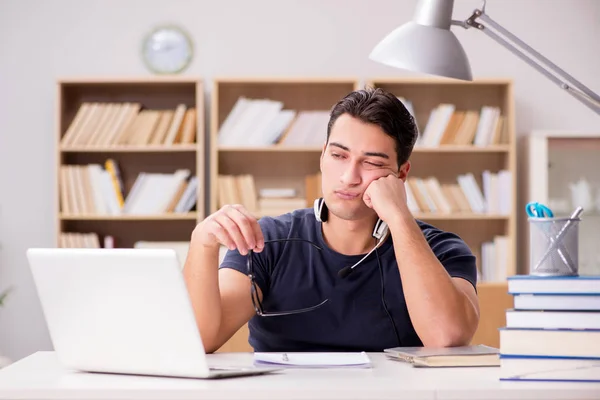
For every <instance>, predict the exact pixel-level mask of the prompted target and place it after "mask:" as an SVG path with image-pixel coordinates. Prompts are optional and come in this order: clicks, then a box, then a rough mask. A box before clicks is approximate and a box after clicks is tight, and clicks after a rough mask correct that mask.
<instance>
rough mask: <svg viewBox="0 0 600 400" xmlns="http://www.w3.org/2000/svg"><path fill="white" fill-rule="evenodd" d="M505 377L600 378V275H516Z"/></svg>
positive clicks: (506, 331)
mask: <svg viewBox="0 0 600 400" xmlns="http://www.w3.org/2000/svg"><path fill="white" fill-rule="evenodd" d="M508 291H509V293H510V294H511V295H513V296H514V308H513V309H509V310H507V311H506V327H504V328H501V329H500V379H501V380H522V381H576V382H600V276H555V277H542V276H535V275H516V276H511V277H509V278H508Z"/></svg>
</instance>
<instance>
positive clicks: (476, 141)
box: [404, 100, 508, 147]
mask: <svg viewBox="0 0 600 400" xmlns="http://www.w3.org/2000/svg"><path fill="white" fill-rule="evenodd" d="M404 104H405V105H406V104H410V109H409V112H411V114H413V116H414V115H415V114H414V110H413V109H412V103H410V102H407V101H406V100H404ZM507 143H508V132H507V129H506V122H505V116H504V115H502V114H501V110H500V108H499V107H494V106H488V105H484V106H482V107H481V109H480V110H461V109H457V108H456V106H455V105H454V104H448V103H441V104H439V105H438V106H436V107H435V108H433V109H432V110H431V111H430V112H429V117H428V119H427V123H426V124H425V128H424V129H423V131H422V133H421V134H420V135H419V138H418V139H417V143H416V144H415V147H438V146H445V145H454V146H456V145H459V146H466V145H474V146H478V147H484V146H490V145H499V144H507Z"/></svg>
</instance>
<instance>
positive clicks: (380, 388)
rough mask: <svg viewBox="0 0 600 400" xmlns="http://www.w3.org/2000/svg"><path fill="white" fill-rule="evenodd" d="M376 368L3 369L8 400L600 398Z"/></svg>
mask: <svg viewBox="0 0 600 400" xmlns="http://www.w3.org/2000/svg"><path fill="white" fill-rule="evenodd" d="M369 356H370V357H371V360H372V361H373V368H371V369H327V370H323V369H286V370H283V371H281V372H277V373H275V374H271V375H263V376H253V377H240V378H228V379H222V380H198V379H181V378H158V377H147V376H126V375H112V374H90V373H80V372H73V371H68V370H65V369H63V368H62V367H61V366H60V365H59V363H58V361H57V359H56V357H55V354H54V353H53V352H38V353H35V354H32V355H31V356H28V357H25V358H24V359H22V360H19V361H17V362H16V363H14V364H12V365H10V366H8V367H6V368H4V369H2V370H0V399H36V400H41V399H82V400H91V399H94V400H96V399H120V400H121V399H130V400H133V399H136V400H137V399H173V400H176V399H241V400H263V399H340V400H342V399H343V400H351V399H395V400H399V399H600V384H593V383H585V384H584V383H557V382H548V383H534V382H502V381H499V380H498V372H499V368H496V367H489V368H444V369H422V368H413V367H411V366H410V365H408V364H405V363H402V362H398V361H391V360H387V359H386V358H385V356H384V355H383V354H381V353H374V354H369ZM209 361H210V364H211V365H214V366H218V365H250V364H251V363H252V354H250V353H237V354H236V353H229V354H212V355H209Z"/></svg>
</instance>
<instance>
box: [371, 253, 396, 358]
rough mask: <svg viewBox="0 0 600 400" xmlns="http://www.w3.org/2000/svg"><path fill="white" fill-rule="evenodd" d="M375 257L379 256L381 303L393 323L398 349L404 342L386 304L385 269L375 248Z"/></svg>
mask: <svg viewBox="0 0 600 400" xmlns="http://www.w3.org/2000/svg"><path fill="white" fill-rule="evenodd" d="M375 255H376V256H377V266H378V267H379V277H380V278H381V302H382V304H383V309H384V310H385V313H386V314H387V316H388V318H389V319H390V322H391V323H392V328H394V335H396V340H397V341H398V347H400V346H402V342H401V341H400V335H398V330H397V329H396V324H395V323H394V319H393V318H392V315H391V314H390V311H389V310H388V308H387V304H386V303H385V280H384V277H383V268H382V266H381V261H380V260H379V252H378V251H377V248H375Z"/></svg>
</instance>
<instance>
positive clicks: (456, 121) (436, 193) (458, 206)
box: [365, 77, 517, 346]
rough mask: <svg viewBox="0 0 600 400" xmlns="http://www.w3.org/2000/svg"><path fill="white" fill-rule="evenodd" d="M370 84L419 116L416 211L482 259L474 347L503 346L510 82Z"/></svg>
mask: <svg viewBox="0 0 600 400" xmlns="http://www.w3.org/2000/svg"><path fill="white" fill-rule="evenodd" d="M365 85H366V86H372V87H381V88H383V89H385V90H387V91H390V92H391V93H394V94H395V95H396V96H398V97H399V98H401V99H402V100H403V101H404V102H405V105H407V107H408V108H409V110H410V111H411V112H412V114H413V116H414V117H415V118H416V121H417V125H418V127H419V133H420V136H419V140H418V142H417V145H416V146H415V149H414V151H413V154H412V156H411V171H410V173H409V179H410V177H411V176H412V181H411V182H409V184H408V185H407V189H408V191H410V192H411V195H410V196H409V197H412V198H413V199H412V204H411V209H412V210H413V213H414V214H415V217H417V218H419V219H421V220H423V221H425V222H428V223H431V224H432V225H434V226H437V227H439V228H441V229H444V230H448V231H451V232H455V233H457V234H458V235H459V236H461V238H462V239H463V240H465V242H466V243H467V244H468V245H469V247H470V248H471V250H472V251H473V253H474V254H475V255H476V256H477V266H478V271H479V274H480V276H479V283H478V288H477V291H478V295H479V300H480V307H481V319H480V324H479V329H478V331H477V333H476V335H475V337H474V339H473V343H484V344H488V345H491V346H498V345H499V336H498V330H497V329H498V328H499V327H502V326H504V325H505V321H504V318H505V315H504V314H505V310H506V309H507V308H510V307H512V300H511V299H510V297H509V296H508V295H507V286H506V276H510V275H514V274H515V273H517V257H516V253H517V252H516V249H517V242H516V227H517V210H516V176H517V174H516V141H515V137H516V135H515V124H514V118H515V116H514V95H513V84H512V81H511V80H509V79H480V80H475V81H473V82H462V81H457V80H449V79H437V78H386V77H382V78H373V79H370V80H368V81H367V82H365ZM465 176H469V177H470V179H465ZM432 177H433V178H435V179H434V180H430V178H432ZM449 187H451V188H452V187H453V188H454V189H449ZM456 188H458V189H460V190H458V194H457V190H456ZM473 189H477V190H476V192H478V193H479V196H476V193H474V191H473ZM461 192H462V193H461ZM461 197H462V199H461ZM465 197H466V198H465ZM477 197H479V198H480V199H481V200H482V202H480V203H479V204H478V202H477V201H476V200H477Z"/></svg>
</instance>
